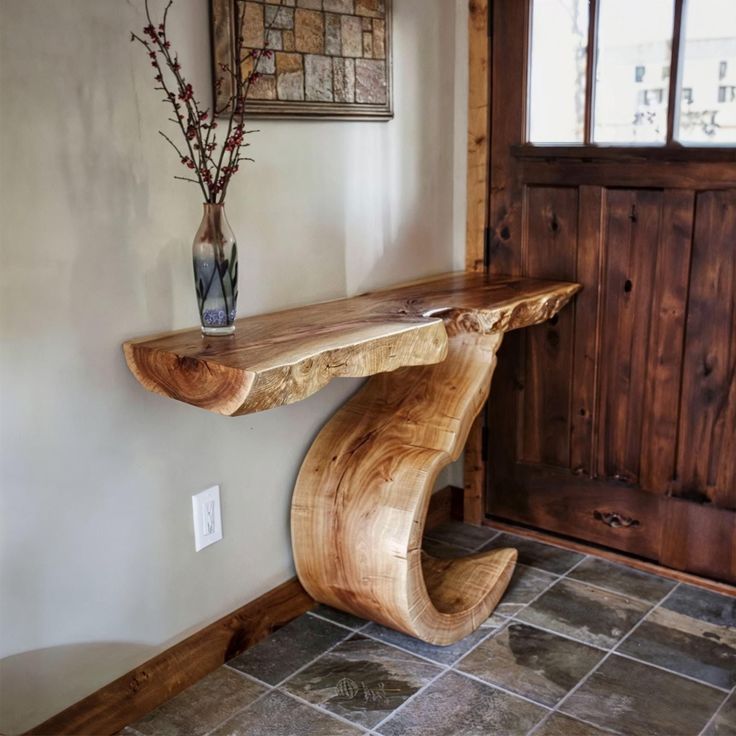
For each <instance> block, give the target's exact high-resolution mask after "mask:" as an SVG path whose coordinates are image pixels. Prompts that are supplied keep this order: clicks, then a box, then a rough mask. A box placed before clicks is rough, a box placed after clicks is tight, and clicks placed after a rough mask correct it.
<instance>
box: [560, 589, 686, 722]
mask: <svg viewBox="0 0 736 736" xmlns="http://www.w3.org/2000/svg"><path fill="white" fill-rule="evenodd" d="M679 587H680V584H679V583H678V584H677V585H676V586H675V587H674V588H672V590H671V591H670V592H669V593H667V595H666V596H665V597H664V598H662V600H661V601H660V602H659V603H657V604H656V605H655V606H653V607H652V608H651V609H650V610H649V611H647V613H646V614H645V615H644V616H642V617H641V619H640V620H639V621H638V622H637V623H636V624H635V625H634V626H632V627H631V629H630V630H629V632H628V633H627V634H626V635H625V636H624V637H622V639H621V640H620V641H619V642H618V643H617V644H616V645H615V646H614V647H612V648H611V649H610V651H609V652H608V653H607V654H606V655H605V656H604V657H603V658H602V659H601V660H600V662H598V664H596V666H595V667H593V669H592V670H591V671H590V672H588V674H587V675H585V677H583V678H582V679H581V680H580V682H578V684H577V685H575V687H573V688H572V690H570V691H569V692H568V693H567V694H566V695H565V696H564V697H563V698H562V699H561V700H560V701H559V702H558V703H557V705H555V707H554V708H553V712H554V713H565V711H564V710H562V707H563V706H564V704H565V703H566V702H567V701H568V700H570V698H571V697H572V696H573V695H574V694H575V693H576V692H577V691H578V690H579V689H580V688H581V687H582V686H583V685H584V684H585V683H586V682H588V680H590V678H591V677H593V675H594V674H595V673H596V672H597V671H598V670H599V669H600V668H601V667H602V666H603V665H604V663H605V662H607V661H608V659H609V658H610V657H611V656H612V655H613V653H614V652H615V650H616V648H617V647H618V646H619V645H620V644H622V643H623V642H624V641H625V640H626V639H628V638H629V636H631V634H633V633H634V631H636V629H638V628H639V626H641V624H642V623H643V621H644V620H645V619H646V618H647V616H649V614H650V613H651V612H652V611H653V610H654V609H656V608H659V606H661V605H662V604H663V603H664V602H665V601H666V600H667V599H668V598H669V597H670V596H671V595H672V594H673V593H674V592H675V591H676V590H677V589H678V588H679ZM573 718H574V715H573Z"/></svg>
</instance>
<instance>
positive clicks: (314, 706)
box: [274, 687, 371, 734]
mask: <svg viewBox="0 0 736 736" xmlns="http://www.w3.org/2000/svg"><path fill="white" fill-rule="evenodd" d="M274 689H275V690H276V691H277V692H279V693H281V694H282V695H284V696H286V697H289V698H293V699H294V700H296V701H297V702H299V703H302V705H306V706H307V707H309V708H312V709H313V710H316V711H317V712H319V713H322V714H323V715H326V716H329V717H330V718H334V719H335V720H337V721H341V722H342V723H344V724H345V725H347V726H352V727H353V728H356V727H357V728H359V729H361V730H362V731H364V732H365V733H366V734H367V733H368V732H369V731H370V728H371V727H370V726H364V725H363V724H362V723H356V722H355V721H351V720H349V719H348V718H346V717H345V716H341V715H339V714H338V713H333V712H332V711H331V710H327V708H324V707H322V706H321V705H319V704H317V703H310V702H309V701H308V700H305V699H304V698H302V697H301V696H300V695H297V694H296V693H292V692H291V690H282V689H281V688H280V687H279V688H274Z"/></svg>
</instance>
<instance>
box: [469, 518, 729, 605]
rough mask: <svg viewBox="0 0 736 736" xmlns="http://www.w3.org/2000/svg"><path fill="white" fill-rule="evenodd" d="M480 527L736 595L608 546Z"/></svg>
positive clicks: (501, 526) (493, 524) (511, 527)
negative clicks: (606, 547) (607, 547)
mask: <svg viewBox="0 0 736 736" xmlns="http://www.w3.org/2000/svg"><path fill="white" fill-rule="evenodd" d="M484 526H487V527H490V528H491V529H496V530H497V531H500V532H508V533H509V534H516V535H517V536H519V537H526V538H527V539H533V540H535V541H537V542H544V543H545V544H554V545H556V546H557V547H563V548H564V549H571V550H573V551H575V552H581V553H582V554H586V555H593V556H595V557H600V558H602V559H604V560H609V561H610V562H616V563H618V564H619V565H625V566H626V567H631V568H633V569H634V570H641V571H642V572H649V573H652V574H653V575H660V576H661V577H663V578H669V579H670V580H677V581H678V582H680V583H687V584H688V585H696V586H698V587H700V588H706V589H707V590H712V591H714V592H716V593H722V594H724V595H731V596H736V586H733V585H729V584H728V583H719V582H718V581H716V580H710V579H709V578H703V577H700V576H699V575H692V574H691V573H687V572H681V571H679V570H673V569H671V568H669V567H664V566H663V565H657V564H656V563H654V562H647V561H646V560H641V559H638V558H636V557H630V556H629V555H625V554H619V553H618V552H614V551H613V550H610V549H605V548H602V547H598V546H595V545H592V544H584V543H582V542H576V541H573V540H571V539H566V538H564V537H558V536H557V535H555V534H546V533H545V532H541V531H538V530H536V529H529V528H527V527H525V526H518V525H516V524H509V523H507V522H504V521H499V520H497V519H488V520H487V521H485V522H484Z"/></svg>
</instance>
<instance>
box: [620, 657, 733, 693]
mask: <svg viewBox="0 0 736 736" xmlns="http://www.w3.org/2000/svg"><path fill="white" fill-rule="evenodd" d="M612 651H613V650H612ZM613 653H614V654H615V655H616V656H617V657H621V658H622V659H628V660H631V661H632V662H638V663H639V664H645V665H647V667H654V669H656V670H661V671H662V672H668V673H669V674H670V675H677V676H678V677H682V678H684V679H685V680H690V682H694V683H696V684H698V685H705V686H706V687H709V688H711V689H713V690H718V691H719V692H721V693H725V694H726V695H728V694H729V693H730V692H731V691H730V690H726V688H723V687H721V686H720V685H714V684H713V683H712V682H707V681H706V680H699V679H698V678H697V677H693V676H692V675H686V674H683V673H682V672H678V671H677V670H671V669H669V668H668V667H663V666H662V665H661V664H655V663H654V662H647V660H646V659H639V658H638V657H634V656H633V655H631V654H626V652H619V651H615V652H613Z"/></svg>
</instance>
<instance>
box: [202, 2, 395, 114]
mask: <svg viewBox="0 0 736 736" xmlns="http://www.w3.org/2000/svg"><path fill="white" fill-rule="evenodd" d="M392 10H393V8H392V0H210V11H211V18H210V26H211V35H212V54H213V65H212V66H213V94H214V99H215V101H216V109H217V110H218V111H220V113H222V112H223V111H224V110H227V109H228V100H229V99H230V98H231V97H232V91H231V90H232V77H231V75H230V74H229V73H223V71H222V69H223V66H225V67H227V68H229V69H236V68H238V65H237V64H236V59H235V56H236V38H237V31H238V28H239V26H238V25H237V24H239V23H243V25H242V28H243V36H244V46H245V49H247V50H253V51H258V50H259V49H262V48H264V46H265V44H266V37H267V36H268V46H267V48H268V49H269V50H271V51H272V54H270V55H266V56H262V57H261V61H260V62H259V64H258V69H257V71H258V78H257V79H256V81H254V82H253V83H252V85H251V89H250V91H249V94H248V103H247V116H248V117H249V118H304V119H331V120H377V121H386V120H390V119H391V118H392V117H393V49H392V45H393V44H392V15H393V13H392ZM243 14H245V17H243ZM248 63H250V64H252V61H250V62H245V63H244V64H242V65H240V67H239V73H241V74H247V73H248V72H249V71H251V69H249V67H248ZM218 78H219V80H220V81H219V83H218Z"/></svg>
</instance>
